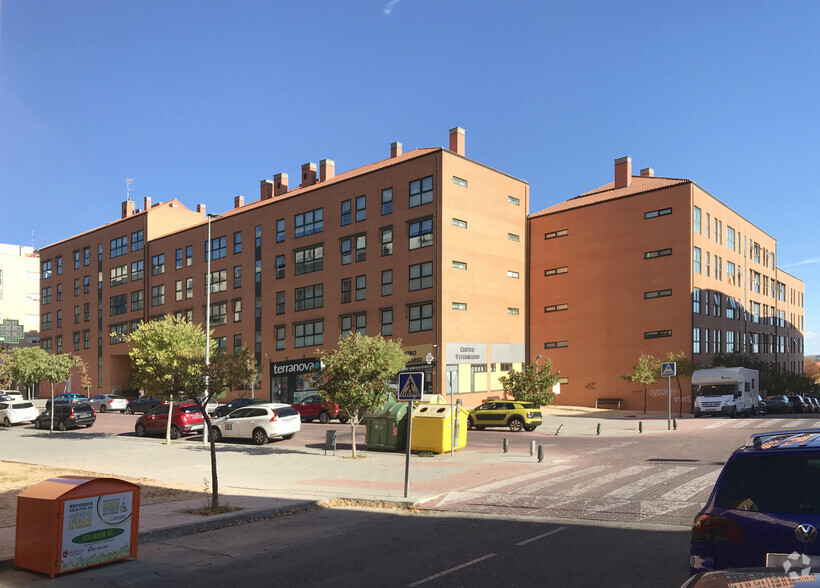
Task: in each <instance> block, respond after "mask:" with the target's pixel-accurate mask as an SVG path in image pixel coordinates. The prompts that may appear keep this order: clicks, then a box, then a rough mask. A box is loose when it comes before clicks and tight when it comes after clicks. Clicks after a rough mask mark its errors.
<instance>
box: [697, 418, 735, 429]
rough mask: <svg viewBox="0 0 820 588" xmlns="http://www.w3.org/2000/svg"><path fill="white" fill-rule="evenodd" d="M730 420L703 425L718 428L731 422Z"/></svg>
mask: <svg viewBox="0 0 820 588" xmlns="http://www.w3.org/2000/svg"><path fill="white" fill-rule="evenodd" d="M729 422H730V421H728V420H723V421H718V422H716V423H712V424H711V425H706V426H705V427H703V428H704V429H717V428H718V427H722V426H723V425H725V424H727V423H729Z"/></svg>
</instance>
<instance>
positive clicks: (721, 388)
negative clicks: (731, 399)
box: [698, 384, 736, 396]
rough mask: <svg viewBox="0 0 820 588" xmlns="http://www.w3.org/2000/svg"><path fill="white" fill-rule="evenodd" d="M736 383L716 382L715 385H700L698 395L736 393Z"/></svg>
mask: <svg viewBox="0 0 820 588" xmlns="http://www.w3.org/2000/svg"><path fill="white" fill-rule="evenodd" d="M735 389H736V387H735V385H734V384H716V385H713V386H706V385H704V386H698V396H727V395H732V394H734V393H735Z"/></svg>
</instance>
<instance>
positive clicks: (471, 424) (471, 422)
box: [467, 416, 475, 431]
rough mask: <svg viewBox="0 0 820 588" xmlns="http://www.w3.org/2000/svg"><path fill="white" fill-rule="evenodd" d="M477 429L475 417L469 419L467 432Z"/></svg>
mask: <svg viewBox="0 0 820 588" xmlns="http://www.w3.org/2000/svg"><path fill="white" fill-rule="evenodd" d="M472 429H475V423H473V417H469V416H468V417H467V430H468V431H469V430H472Z"/></svg>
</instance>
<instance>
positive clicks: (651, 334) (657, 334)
mask: <svg viewBox="0 0 820 588" xmlns="http://www.w3.org/2000/svg"><path fill="white" fill-rule="evenodd" d="M671 336H672V331H671V329H666V330H664V331H646V332H645V333H644V334H643V338H644V339H659V338H661V337H671Z"/></svg>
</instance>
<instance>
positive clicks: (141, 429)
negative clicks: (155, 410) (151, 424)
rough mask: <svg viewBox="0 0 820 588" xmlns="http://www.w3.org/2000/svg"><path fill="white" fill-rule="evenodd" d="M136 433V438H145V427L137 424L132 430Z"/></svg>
mask: <svg viewBox="0 0 820 588" xmlns="http://www.w3.org/2000/svg"><path fill="white" fill-rule="evenodd" d="M134 430H135V431H136V432H137V437H145V435H147V434H148V431H147V430H146V429H145V425H143V424H142V423H137V426H136V427H135V428H134Z"/></svg>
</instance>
